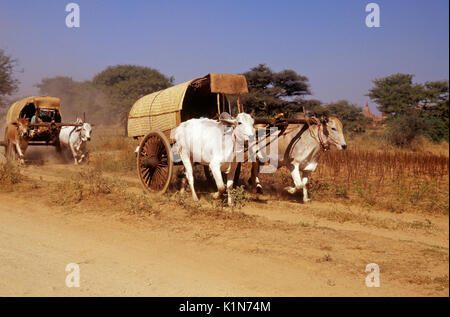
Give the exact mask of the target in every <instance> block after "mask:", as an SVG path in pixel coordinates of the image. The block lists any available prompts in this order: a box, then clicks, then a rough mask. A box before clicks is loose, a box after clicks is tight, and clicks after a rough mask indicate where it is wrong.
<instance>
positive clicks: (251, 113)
mask: <svg viewBox="0 0 450 317" xmlns="http://www.w3.org/2000/svg"><path fill="white" fill-rule="evenodd" d="M254 116H255V109H252V111H251V112H250V117H252V118H253V117H254Z"/></svg>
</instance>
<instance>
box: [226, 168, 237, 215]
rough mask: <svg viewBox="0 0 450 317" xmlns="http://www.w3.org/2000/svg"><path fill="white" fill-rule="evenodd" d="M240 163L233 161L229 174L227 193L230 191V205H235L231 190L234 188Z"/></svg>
mask: <svg viewBox="0 0 450 317" xmlns="http://www.w3.org/2000/svg"><path fill="white" fill-rule="evenodd" d="M237 165H238V163H237V162H232V163H231V168H230V171H229V172H228V175H227V193H228V206H230V207H232V206H233V200H232V199H231V190H232V189H233V182H234V174H236V168H237Z"/></svg>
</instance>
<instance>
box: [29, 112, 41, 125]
mask: <svg viewBox="0 0 450 317" xmlns="http://www.w3.org/2000/svg"><path fill="white" fill-rule="evenodd" d="M39 122H42V121H41V119H39V117H36V114H34V115H33V117H31V121H30V123H39Z"/></svg>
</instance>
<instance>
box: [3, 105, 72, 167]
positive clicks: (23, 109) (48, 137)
mask: <svg viewBox="0 0 450 317" xmlns="http://www.w3.org/2000/svg"><path fill="white" fill-rule="evenodd" d="M19 118H26V119H28V122H29V123H28V129H29V130H30V131H31V130H33V133H32V135H33V137H31V138H30V139H29V140H28V145H29V146H55V147H56V150H57V151H58V152H59V151H60V144H59V132H60V130H61V127H63V126H80V125H81V124H76V123H62V122H61V101H60V99H59V98H56V97H49V96H32V97H27V98H23V99H20V100H18V101H16V102H15V103H13V104H12V105H11V107H10V108H9V110H8V112H7V114H6V124H10V123H12V122H14V121H16V120H17V119H19ZM36 118H37V119H36ZM32 121H33V122H32ZM0 146H4V147H5V149H6V150H5V156H6V158H7V159H8V160H15V159H16V158H17V153H16V151H15V149H14V148H13V146H12V144H10V143H8V142H7V140H4V141H3V142H0Z"/></svg>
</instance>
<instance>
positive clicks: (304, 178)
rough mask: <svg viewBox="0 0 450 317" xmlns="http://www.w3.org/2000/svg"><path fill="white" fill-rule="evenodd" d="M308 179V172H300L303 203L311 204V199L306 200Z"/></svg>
mask: <svg viewBox="0 0 450 317" xmlns="http://www.w3.org/2000/svg"><path fill="white" fill-rule="evenodd" d="M308 178H309V172H308V171H303V172H302V186H303V202H304V203H309V202H311V199H309V198H308V189H307V188H306V184H307V183H308Z"/></svg>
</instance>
